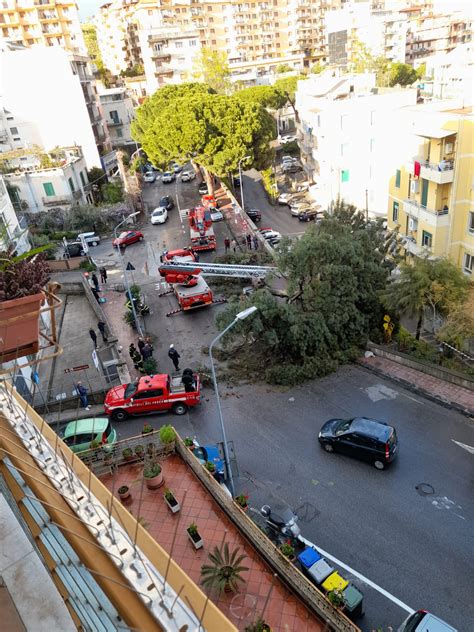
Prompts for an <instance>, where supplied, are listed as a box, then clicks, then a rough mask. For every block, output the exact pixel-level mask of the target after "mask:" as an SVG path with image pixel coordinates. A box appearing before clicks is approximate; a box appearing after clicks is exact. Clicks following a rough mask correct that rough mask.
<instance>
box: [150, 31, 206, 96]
mask: <svg viewBox="0 0 474 632" xmlns="http://www.w3.org/2000/svg"><path fill="white" fill-rule="evenodd" d="M139 41H140V48H141V51H142V58H143V67H144V69H145V77H146V86H147V88H146V89H147V93H148V94H149V95H151V94H153V93H154V92H156V90H158V88H160V87H161V86H163V85H165V84H167V83H182V82H183V81H190V80H191V78H192V70H193V62H194V58H195V57H196V55H197V53H198V52H199V49H200V43H199V31H197V30H196V29H193V28H188V29H186V28H177V27H174V28H171V27H166V26H163V27H149V28H144V27H143V25H142V29H141V30H140V31H139Z"/></svg>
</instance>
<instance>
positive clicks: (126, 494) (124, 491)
mask: <svg viewBox="0 0 474 632" xmlns="http://www.w3.org/2000/svg"><path fill="white" fill-rule="evenodd" d="M117 492H118V495H119V498H120V500H128V499H129V498H131V495H130V488H129V487H127V485H122V487H119V488H118V490H117Z"/></svg>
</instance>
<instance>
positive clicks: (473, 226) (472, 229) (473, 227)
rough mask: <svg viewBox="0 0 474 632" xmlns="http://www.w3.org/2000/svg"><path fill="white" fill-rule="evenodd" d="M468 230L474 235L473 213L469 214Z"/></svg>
mask: <svg viewBox="0 0 474 632" xmlns="http://www.w3.org/2000/svg"><path fill="white" fill-rule="evenodd" d="M467 229H468V231H469V232H470V233H474V213H473V212H472V211H471V212H470V213H469V220H468V223H467Z"/></svg>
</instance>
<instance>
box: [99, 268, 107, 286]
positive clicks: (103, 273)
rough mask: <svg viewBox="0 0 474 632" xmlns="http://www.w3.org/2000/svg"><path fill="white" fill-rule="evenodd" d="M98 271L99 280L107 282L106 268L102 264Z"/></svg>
mask: <svg viewBox="0 0 474 632" xmlns="http://www.w3.org/2000/svg"><path fill="white" fill-rule="evenodd" d="M99 272H100V280H101V282H102V283H107V270H106V269H105V268H104V267H103V266H102V268H100V270H99Z"/></svg>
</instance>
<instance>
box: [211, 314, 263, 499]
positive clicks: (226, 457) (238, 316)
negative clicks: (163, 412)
mask: <svg viewBox="0 0 474 632" xmlns="http://www.w3.org/2000/svg"><path fill="white" fill-rule="evenodd" d="M256 311H257V308H256V307H255V305H252V307H249V308H247V309H244V310H243V311H242V312H239V313H238V314H236V316H235V318H234V320H233V321H232V322H231V323H230V324H229V325H227V327H226V328H225V329H224V330H223V331H221V333H220V334H219V335H218V336H216V337H215V338H214V340H213V341H212V342H211V344H210V345H209V360H210V361H211V372H212V382H213V384H214V391H215V393H216V398H217V411H218V413H219V421H220V424H221V430H222V438H223V439H224V460H225V464H226V468H227V472H228V474H229V484H230V491H231V494H232V496H233V497H234V496H235V488H234V479H233V477H232V469H231V467H230V459H229V451H228V449H227V436H226V433H225V425H224V418H223V417H222V408H221V400H220V397H219V388H218V386H217V378H216V369H215V367H214V358H213V357H212V348H213V346H214V345H215V344H216V342H218V341H219V340H220V339H221V338H222V336H224V335H225V334H226V333H227V332H228V331H229V329H231V328H232V327H233V326H234V325H236V324H237V323H238V322H240V321H242V320H245V319H246V318H248V317H249V316H251V315H252V314H254V313H255V312H256Z"/></svg>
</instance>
